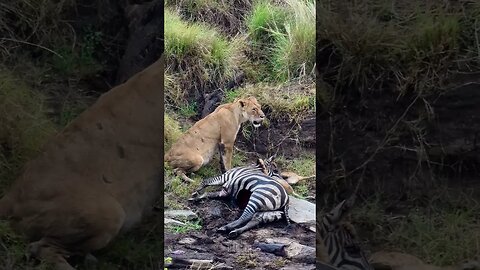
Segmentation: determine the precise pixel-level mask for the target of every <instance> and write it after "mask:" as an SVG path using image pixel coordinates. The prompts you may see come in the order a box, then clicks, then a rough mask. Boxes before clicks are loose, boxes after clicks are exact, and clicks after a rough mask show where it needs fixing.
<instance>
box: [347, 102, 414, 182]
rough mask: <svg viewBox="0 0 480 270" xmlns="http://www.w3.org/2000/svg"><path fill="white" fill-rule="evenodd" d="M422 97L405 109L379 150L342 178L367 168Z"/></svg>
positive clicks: (386, 135)
mask: <svg viewBox="0 0 480 270" xmlns="http://www.w3.org/2000/svg"><path fill="white" fill-rule="evenodd" d="M420 95H421V93H419V94H418V95H417V96H416V97H415V99H414V100H413V101H412V102H411V103H410V104H409V105H408V107H407V108H406V109H405V111H404V112H403V113H402V115H401V116H400V118H398V119H397V121H396V122H395V124H393V126H392V127H391V128H390V129H389V130H388V131H387V133H386V134H385V137H384V138H383V139H382V141H381V142H380V143H379V144H378V146H377V148H376V149H375V151H373V153H372V154H371V155H370V157H368V159H367V160H365V161H364V162H363V163H362V164H361V165H360V166H358V167H356V168H355V169H353V170H351V171H350V172H348V173H347V174H345V175H344V176H343V177H342V178H347V177H348V176H350V175H352V174H353V173H355V172H356V171H358V170H360V169H362V168H364V167H365V166H367V165H368V164H369V163H370V162H371V161H372V160H373V159H374V158H375V156H376V155H377V154H378V152H380V150H381V149H383V148H384V147H385V145H386V144H387V142H388V141H389V140H390V136H391V134H392V133H393V132H394V131H395V130H396V128H397V126H398V124H400V122H401V121H402V120H403V119H404V118H405V116H406V115H407V113H408V112H409V111H410V109H411V108H412V106H413V105H414V104H415V103H416V102H417V100H418V99H419V98H420Z"/></svg>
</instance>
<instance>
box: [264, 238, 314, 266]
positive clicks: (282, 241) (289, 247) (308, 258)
mask: <svg viewBox="0 0 480 270" xmlns="http://www.w3.org/2000/svg"><path fill="white" fill-rule="evenodd" d="M264 243H266V244H274V245H278V246H280V245H284V247H283V252H280V251H278V250H276V249H275V254H282V256H284V257H286V258H288V259H291V260H292V261H298V262H304V263H315V256H316V254H315V248H314V247H309V246H305V245H302V244H300V243H298V242H297V241H295V240H292V239H290V238H285V237H278V238H267V239H265V241H264ZM256 245H257V246H259V245H262V243H261V242H258V243H256Z"/></svg>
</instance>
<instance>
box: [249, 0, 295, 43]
mask: <svg viewBox="0 0 480 270" xmlns="http://www.w3.org/2000/svg"><path fill="white" fill-rule="evenodd" d="M287 19H288V11H287V10H286V9H285V8H284V7H281V6H278V5H276V4H274V3H272V1H269V0H260V1H255V2H254V5H253V7H252V11H251V13H250V14H249V16H248V17H247V18H246V25H247V28H248V34H249V35H250V37H251V38H252V40H253V41H254V42H256V43H257V44H256V45H257V46H262V45H265V43H267V42H271V41H272V39H273V34H274V32H273V30H277V31H282V30H284V23H285V21H286V20H287Z"/></svg>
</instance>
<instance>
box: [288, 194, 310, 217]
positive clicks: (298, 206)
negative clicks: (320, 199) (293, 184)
mask: <svg viewBox="0 0 480 270" xmlns="http://www.w3.org/2000/svg"><path fill="white" fill-rule="evenodd" d="M288 216H289V217H290V220H292V221H293V222H295V223H312V224H315V222H316V209H315V204H313V203H311V202H308V201H306V200H302V199H298V198H295V197H293V196H290V208H289V210H288Z"/></svg>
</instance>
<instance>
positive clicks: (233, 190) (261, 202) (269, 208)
mask: <svg viewBox="0 0 480 270" xmlns="http://www.w3.org/2000/svg"><path fill="white" fill-rule="evenodd" d="M275 177H278V178H280V177H281V176H280V173H279V171H278V168H277V165H276V164H275V162H274V157H270V158H269V159H267V160H262V159H258V160H257V163H256V164H255V165H250V166H245V167H236V168H233V169H231V170H229V171H227V172H225V173H224V174H222V175H219V176H215V177H212V178H208V179H205V180H204V181H202V183H201V185H200V187H199V188H198V189H197V190H196V191H195V192H194V193H193V194H192V198H191V199H190V200H191V201H197V200H200V199H204V198H223V197H231V198H235V199H236V198H238V196H239V194H240V192H241V191H244V190H246V191H249V192H250V193H251V196H250V199H249V201H248V203H247V206H246V207H245V209H244V211H243V213H242V215H241V216H240V218H238V219H237V220H235V221H233V222H231V223H229V224H227V225H224V226H222V227H220V228H219V229H218V231H220V232H228V233H229V234H228V235H229V237H236V236H238V235H240V234H241V233H243V232H244V231H246V230H248V229H251V228H253V227H255V226H257V225H258V224H261V223H268V222H273V221H276V220H279V219H281V218H282V217H283V216H284V217H285V218H286V220H287V224H290V221H289V218H288V203H289V197H288V194H287V191H286V190H285V188H284V187H283V186H282V185H281V184H280V183H278V182H277V181H276V180H275ZM220 185H222V189H221V190H220V191H216V192H205V193H203V194H202V195H199V193H198V192H199V191H201V190H203V189H204V188H206V187H208V186H220Z"/></svg>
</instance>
